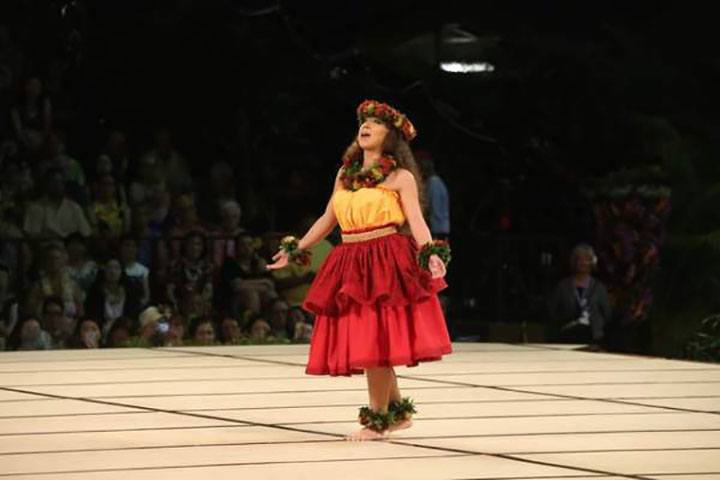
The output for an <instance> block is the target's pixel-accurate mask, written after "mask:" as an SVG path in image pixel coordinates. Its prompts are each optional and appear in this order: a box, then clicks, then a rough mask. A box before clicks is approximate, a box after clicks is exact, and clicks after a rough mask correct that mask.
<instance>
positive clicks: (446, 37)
mask: <svg viewBox="0 0 720 480" xmlns="http://www.w3.org/2000/svg"><path fill="white" fill-rule="evenodd" d="M477 40H478V37H477V36H476V35H475V34H474V33H472V32H468V31H467V30H463V29H462V28H460V24H458V23H448V24H446V25H444V26H443V28H442V41H443V42H444V43H475V42H477Z"/></svg>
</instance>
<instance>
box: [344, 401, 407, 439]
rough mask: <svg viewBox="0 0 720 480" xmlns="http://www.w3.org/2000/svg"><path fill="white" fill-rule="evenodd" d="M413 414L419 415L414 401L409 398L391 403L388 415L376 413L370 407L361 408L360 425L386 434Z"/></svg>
mask: <svg viewBox="0 0 720 480" xmlns="http://www.w3.org/2000/svg"><path fill="white" fill-rule="evenodd" d="M413 413H417V410H416V409H415V405H414V404H413V401H412V399H411V398H409V397H405V398H403V399H402V400H401V401H400V402H390V405H388V411H387V412H386V413H381V412H376V411H374V410H372V409H371V408H370V407H368V406H364V407H360V411H359V413H358V421H359V422H360V424H361V425H362V426H364V427H366V428H368V429H370V430H373V431H375V432H378V433H380V432H384V431H385V430H387V429H388V428H389V427H390V426H391V425H394V424H395V423H398V422H402V421H403V420H409V419H410V418H411V417H412V414H413Z"/></svg>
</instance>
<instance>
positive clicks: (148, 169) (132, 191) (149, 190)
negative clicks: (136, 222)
mask: <svg viewBox="0 0 720 480" xmlns="http://www.w3.org/2000/svg"><path fill="white" fill-rule="evenodd" d="M138 169H139V171H138V172H137V177H136V178H134V179H133V181H132V182H130V188H129V192H128V201H129V202H130V205H132V206H135V205H140V204H143V203H146V202H149V201H151V200H153V199H154V198H155V197H156V196H157V195H158V194H168V195H169V192H168V189H167V185H165V180H164V179H163V175H162V172H161V171H160V167H159V166H157V165H149V164H143V163H141V164H140V165H139V167H138Z"/></svg>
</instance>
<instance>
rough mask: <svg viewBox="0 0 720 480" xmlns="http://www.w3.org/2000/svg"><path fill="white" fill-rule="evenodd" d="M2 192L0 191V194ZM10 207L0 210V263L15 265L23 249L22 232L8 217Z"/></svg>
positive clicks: (9, 215)
mask: <svg viewBox="0 0 720 480" xmlns="http://www.w3.org/2000/svg"><path fill="white" fill-rule="evenodd" d="M2 193H3V192H2V191H0V196H1V195H2ZM0 208H2V207H0ZM11 209H12V206H9V207H8V208H6V209H5V210H0V263H2V264H4V265H6V266H13V267H16V266H17V265H18V261H19V260H20V254H21V251H22V249H23V243H22V242H21V241H20V240H22V239H23V233H22V231H20V229H19V228H18V227H17V226H16V225H14V224H13V223H12V221H11V219H10V218H9V217H11V215H12V214H11V213H10V210H11ZM11 276H13V275H11Z"/></svg>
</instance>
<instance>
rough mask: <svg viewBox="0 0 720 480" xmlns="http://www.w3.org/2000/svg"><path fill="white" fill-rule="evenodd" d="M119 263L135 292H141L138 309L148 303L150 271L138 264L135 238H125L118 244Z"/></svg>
mask: <svg viewBox="0 0 720 480" xmlns="http://www.w3.org/2000/svg"><path fill="white" fill-rule="evenodd" d="M120 261H121V262H122V265H123V271H124V273H125V277H126V278H127V279H128V282H129V283H130V284H131V285H132V286H133V290H134V291H136V292H142V296H141V297H140V307H141V308H145V307H146V306H147V305H148V303H149V302H150V270H148V268H147V267H146V266H145V265H143V264H141V263H140V262H138V242H137V240H135V237H132V236H129V235H128V236H125V237H123V239H122V240H121V242H120Z"/></svg>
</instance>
